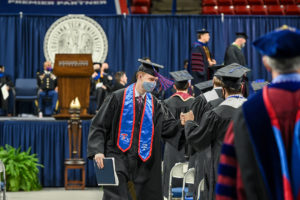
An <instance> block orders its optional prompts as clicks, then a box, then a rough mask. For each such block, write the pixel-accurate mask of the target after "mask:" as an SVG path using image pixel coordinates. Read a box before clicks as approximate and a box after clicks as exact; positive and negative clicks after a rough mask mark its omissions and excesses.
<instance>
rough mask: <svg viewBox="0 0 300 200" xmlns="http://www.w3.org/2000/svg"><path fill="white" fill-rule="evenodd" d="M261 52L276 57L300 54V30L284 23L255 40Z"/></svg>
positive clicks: (255, 45)
mask: <svg viewBox="0 0 300 200" xmlns="http://www.w3.org/2000/svg"><path fill="white" fill-rule="evenodd" d="M253 46H254V47H255V48H256V49H258V50H259V51H260V53H261V54H263V55H267V56H270V57H274V58H292V57H297V56H300V48H299V47H300V30H298V29H296V28H292V27H289V26H287V25H283V26H282V27H280V28H279V29H276V30H275V31H272V32H270V33H268V34H266V35H264V36H262V37H260V38H258V39H257V40H255V41H254V42H253Z"/></svg>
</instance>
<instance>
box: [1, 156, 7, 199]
mask: <svg viewBox="0 0 300 200" xmlns="http://www.w3.org/2000/svg"><path fill="white" fill-rule="evenodd" d="M2 177H3V181H2ZM0 199H3V200H6V178H5V166H4V164H3V162H2V161H1V160H0Z"/></svg>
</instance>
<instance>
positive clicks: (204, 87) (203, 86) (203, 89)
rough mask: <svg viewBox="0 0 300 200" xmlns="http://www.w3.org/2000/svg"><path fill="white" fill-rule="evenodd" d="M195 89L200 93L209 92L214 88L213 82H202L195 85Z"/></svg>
mask: <svg viewBox="0 0 300 200" xmlns="http://www.w3.org/2000/svg"><path fill="white" fill-rule="evenodd" d="M195 87H196V88H198V89H199V90H201V92H202V93H204V92H206V91H208V90H211V89H212V88H213V87H214V84H213V80H209V81H203V82H201V83H197V84H196V85H195Z"/></svg>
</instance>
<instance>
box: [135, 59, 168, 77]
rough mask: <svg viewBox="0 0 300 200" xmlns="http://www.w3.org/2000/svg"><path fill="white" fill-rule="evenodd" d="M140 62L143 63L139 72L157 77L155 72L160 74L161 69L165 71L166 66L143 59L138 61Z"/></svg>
mask: <svg viewBox="0 0 300 200" xmlns="http://www.w3.org/2000/svg"><path fill="white" fill-rule="evenodd" d="M138 61H139V62H140V63H141V65H140V67H139V69H138V71H142V72H145V73H147V74H150V75H152V76H156V75H155V71H156V72H157V73H158V72H159V69H163V68H164V66H162V65H159V64H156V63H153V62H150V61H147V60H143V59H138Z"/></svg>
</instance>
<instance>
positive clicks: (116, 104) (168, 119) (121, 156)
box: [87, 89, 184, 200]
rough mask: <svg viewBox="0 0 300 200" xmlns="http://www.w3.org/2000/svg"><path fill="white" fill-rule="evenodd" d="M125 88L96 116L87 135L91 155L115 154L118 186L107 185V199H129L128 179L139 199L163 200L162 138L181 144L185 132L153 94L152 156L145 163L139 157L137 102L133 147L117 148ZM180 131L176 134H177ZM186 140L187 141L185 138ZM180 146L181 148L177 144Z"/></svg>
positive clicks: (114, 95)
mask: <svg viewBox="0 0 300 200" xmlns="http://www.w3.org/2000/svg"><path fill="white" fill-rule="evenodd" d="M123 96H124V89H121V90H117V91H116V92H113V93H112V94H111V95H110V96H108V97H107V98H106V99H105V101H104V103H103V105H102V106H101V107H100V110H99V111H98V112H97V114H96V115H95V117H94V118H93V120H92V122H91V126H90V132H89V136H88V150H87V155H88V157H89V158H93V156H94V155H95V154H97V153H104V154H105V156H106V157H114V158H115V162H116V171H117V175H118V178H119V183H120V184H119V186H117V187H110V186H107V187H104V199H127V197H128V189H127V181H133V183H134V184H135V190H136V195H137V198H138V199H143V200H148V199H149V200H152V199H158V200H159V199H162V196H163V195H162V179H161V177H162V175H161V138H162V137H163V138H164V139H165V140H166V141H168V142H169V143H171V144H172V145H174V146H175V147H176V146H178V145H179V144H180V141H181V139H184V137H182V136H183V135H184V134H181V135H180V134H178V132H179V130H182V131H183V127H182V126H181V123H180V120H175V118H174V117H173V115H172V114H171V113H170V112H169V111H168V109H167V108H166V107H165V106H164V105H163V104H162V103H161V102H159V101H158V100H157V99H156V98H155V97H153V96H152V97H153V102H154V119H153V123H154V136H153V144H152V154H151V157H150V158H149V159H148V160H147V161H146V162H143V161H142V160H141V159H140V157H139V156H138V132H139V127H140V126H139V125H140V119H141V112H140V111H139V110H138V103H137V100H135V101H136V123H135V127H134V133H133V141H132V146H131V148H130V149H129V150H128V151H127V152H125V153H123V152H122V151H121V150H120V149H119V148H118V147H117V140H118V128H119V119H120V113H121V107H122V102H123ZM176 133H177V134H176ZM183 142H184V141H183ZM178 148H179V147H178Z"/></svg>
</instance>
